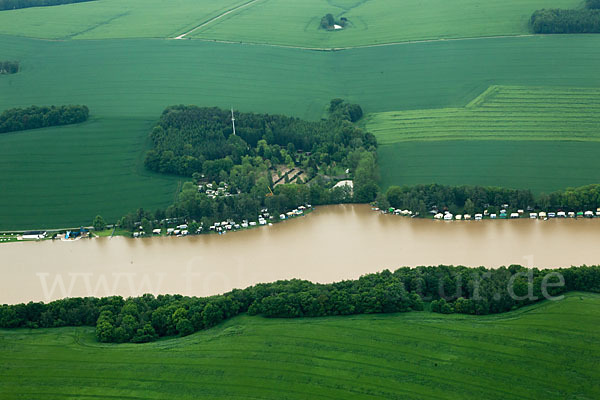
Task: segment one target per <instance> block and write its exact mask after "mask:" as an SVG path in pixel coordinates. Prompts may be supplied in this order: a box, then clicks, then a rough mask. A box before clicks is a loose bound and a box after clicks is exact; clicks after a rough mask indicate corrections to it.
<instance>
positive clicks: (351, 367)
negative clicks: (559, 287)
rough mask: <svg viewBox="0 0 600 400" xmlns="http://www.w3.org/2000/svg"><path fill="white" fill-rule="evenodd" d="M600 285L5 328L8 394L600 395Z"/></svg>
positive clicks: (505, 399)
mask: <svg viewBox="0 0 600 400" xmlns="http://www.w3.org/2000/svg"><path fill="white" fill-rule="evenodd" d="M598 324H600V296H599V295H595V294H587V293H571V294H569V295H568V296H567V297H566V298H565V299H564V300H562V301H558V302H546V303H542V304H538V305H534V306H530V307H527V308H524V309H521V310H519V311H515V312H511V313H507V314H502V315H495V316H459V315H450V316H444V315H440V314H432V313H429V312H411V313H407V314H395V315H363V316H353V317H330V318H314V319H293V320H277V319H276V320H267V319H263V318H260V317H247V316H241V317H237V318H234V319H232V320H229V321H227V322H226V323H224V324H222V325H219V326H218V327H216V328H213V329H211V330H208V331H204V332H200V333H197V334H194V335H192V336H189V337H186V338H181V339H169V340H164V341H159V342H156V343H151V344H144V345H131V344H121V345H102V344H99V343H97V342H96V341H95V339H94V337H93V329H92V328H56V329H45V330H36V331H27V330H3V331H0V370H1V371H2V379H1V380H0V397H1V398H2V399H24V398H35V399H59V398H60V399H63V398H78V399H88V398H90V399H91V398H119V399H158V398H171V399H174V398H177V399H199V398H202V399H250V398H256V399H258V398H260V399H282V398H285V399H307V398H311V399H376V398H379V399H381V398H385V399H423V398H435V399H502V400H509V399H518V400H523V399H541V398H543V399H582V400H584V399H590V400H591V399H597V398H599V397H600V384H599V382H598V377H599V376H600V366H599V365H598V359H599V358H600V334H599V332H598V330H597V327H598Z"/></svg>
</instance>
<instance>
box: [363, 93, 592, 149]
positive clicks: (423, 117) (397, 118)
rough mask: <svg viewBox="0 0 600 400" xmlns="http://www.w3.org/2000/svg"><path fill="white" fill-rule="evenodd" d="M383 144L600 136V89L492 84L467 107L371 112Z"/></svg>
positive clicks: (371, 126) (371, 122)
mask: <svg viewBox="0 0 600 400" xmlns="http://www.w3.org/2000/svg"><path fill="white" fill-rule="evenodd" d="M366 126H367V128H368V129H369V131H371V132H372V133H373V134H375V135H376V136H377V140H378V142H379V143H380V144H391V143H398V142H406V141H422V140H436V141H437V140H457V139H465V140H466V139H468V140H474V139H477V140H570V141H594V142H597V141H600V89H595V88H594V89H568V88H563V89H552V88H530V87H502V86H492V87H490V88H489V89H488V90H486V91H485V92H484V93H483V94H482V95H480V96H478V97H477V98H475V100H473V101H472V102H470V103H469V104H467V106H466V107H462V108H444V109H433V110H418V111H401V112H386V113H379V114H371V115H370V116H369V117H368V118H367V120H366Z"/></svg>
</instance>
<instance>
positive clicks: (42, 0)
mask: <svg viewBox="0 0 600 400" xmlns="http://www.w3.org/2000/svg"><path fill="white" fill-rule="evenodd" d="M86 1H93V0H0V11H3V10H16V9H19V8H29V7H47V6H59V5H61V4H71V3H83V2H86Z"/></svg>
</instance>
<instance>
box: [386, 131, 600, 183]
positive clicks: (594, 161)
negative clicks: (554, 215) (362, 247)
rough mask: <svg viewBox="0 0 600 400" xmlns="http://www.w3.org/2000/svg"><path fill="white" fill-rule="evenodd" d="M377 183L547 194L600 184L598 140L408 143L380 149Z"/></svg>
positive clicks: (599, 149) (599, 148) (599, 146)
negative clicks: (476, 187)
mask: <svg viewBox="0 0 600 400" xmlns="http://www.w3.org/2000/svg"><path fill="white" fill-rule="evenodd" d="M378 152H379V168H380V171H381V178H382V182H381V186H382V187H383V188H387V187H389V186H391V185H415V184H421V183H440V184H445V185H481V186H501V187H509V188H517V189H531V190H532V191H533V192H534V193H550V192H552V191H555V190H560V189H565V188H568V187H577V186H583V185H588V184H590V183H598V182H600V159H599V158H598V154H600V143H598V142H584V143H581V142H562V141H559V142H553V141H530V140H523V141H510V140H509V141H506V140H454V141H422V142H418V141H413V142H400V143H394V144H389V145H383V146H381V147H380V148H379V150H378Z"/></svg>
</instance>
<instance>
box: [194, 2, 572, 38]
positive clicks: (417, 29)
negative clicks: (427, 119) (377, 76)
mask: <svg viewBox="0 0 600 400" xmlns="http://www.w3.org/2000/svg"><path fill="white" fill-rule="evenodd" d="M581 4H582V2H581V1H579V0H551V1H547V0H524V1H523V0H521V1H519V0H509V1H499V0H491V1H486V2H485V5H484V4H482V3H481V1H478V0H424V1H422V0H303V1H293V0H259V1H257V2H256V3H255V4H253V5H252V6H251V7H248V8H245V9H242V10H240V11H239V12H236V13H231V14H229V15H227V16H226V17H224V18H222V19H219V20H218V21H215V22H214V23H211V24H209V25H207V26H206V27H203V28H202V29H199V30H197V31H196V32H194V34H193V35H192V36H193V37H194V38H203V39H209V40H213V39H216V40H228V41H234V42H240V41H243V42H249V43H269V44H278V45H286V46H301V47H317V48H342V47H353V46H366V45H373V44H383V43H396V42H405V41H415V40H430V39H440V38H443V39H449V38H471V37H481V36H498V35H522V34H528V33H529V28H528V22H529V18H530V17H531V14H532V13H533V11H535V10H537V9H540V8H575V7H577V6H579V5H581ZM327 13H331V14H333V15H334V16H335V17H336V18H339V17H346V18H348V21H349V24H348V26H347V27H346V28H345V29H343V30H341V31H336V32H328V31H325V30H323V29H319V23H320V21H321V17H323V16H324V15H325V14H327ZM265 28H266V29H265Z"/></svg>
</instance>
